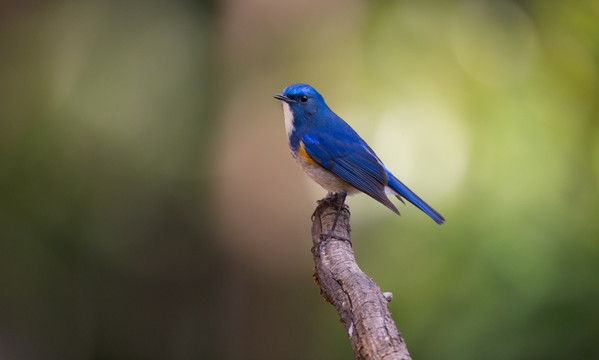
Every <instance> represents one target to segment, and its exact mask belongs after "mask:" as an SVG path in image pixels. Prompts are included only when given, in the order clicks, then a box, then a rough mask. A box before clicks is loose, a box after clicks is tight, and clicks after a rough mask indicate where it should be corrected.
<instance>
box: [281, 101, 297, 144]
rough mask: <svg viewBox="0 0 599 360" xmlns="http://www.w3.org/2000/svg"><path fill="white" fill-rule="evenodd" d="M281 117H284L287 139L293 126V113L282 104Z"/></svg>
mask: <svg viewBox="0 0 599 360" xmlns="http://www.w3.org/2000/svg"><path fill="white" fill-rule="evenodd" d="M283 116H284V117H285V131H286V132H287V138H288V139H289V137H290V136H291V134H292V133H293V130H294V129H295V125H294V124H293V112H292V111H291V107H290V106H289V104H287V103H285V102H283Z"/></svg>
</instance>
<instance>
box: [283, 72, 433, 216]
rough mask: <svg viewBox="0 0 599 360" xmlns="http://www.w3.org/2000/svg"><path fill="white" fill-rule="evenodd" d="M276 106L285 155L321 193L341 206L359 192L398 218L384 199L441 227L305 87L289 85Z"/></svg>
mask: <svg viewBox="0 0 599 360" xmlns="http://www.w3.org/2000/svg"><path fill="white" fill-rule="evenodd" d="M274 97H275V98H276V99H278V100H281V103H282V105H283V115H284V117H285V129H286V131H287V137H288V140H289V147H290V148H291V154H292V155H293V157H294V158H295V160H296V162H297V163H298V164H299V166H300V167H301V168H302V170H304V172H306V174H308V176H309V177H310V178H311V179H312V180H314V181H315V182H317V183H318V184H319V185H320V186H322V187H323V188H325V189H326V190H327V191H330V192H333V193H337V194H338V195H339V196H340V197H341V201H342V204H343V202H344V201H345V197H346V195H350V194H354V193H357V192H359V191H361V192H363V193H365V194H367V195H369V196H371V197H372V198H373V199H375V200H377V201H378V202H380V203H381V204H383V205H385V206H386V207H388V208H389V209H391V210H392V211H393V212H395V213H396V214H398V215H399V211H398V210H397V208H396V207H395V206H394V205H393V203H392V202H391V201H390V200H389V198H387V194H393V195H395V196H396V197H397V198H398V199H399V200H400V201H401V202H403V200H402V198H404V199H406V200H408V201H409V202H411V203H412V204H414V205H415V206H416V207H418V208H419V209H420V210H422V211H423V212H424V213H425V214H427V215H428V216H430V217H431V219H433V220H434V221H435V222H436V223H437V224H439V225H441V224H443V222H444V221H445V219H444V218H443V216H441V214H439V213H438V212H437V211H436V210H435V209H433V208H432V207H431V206H430V205H428V204H427V203H425V202H424V201H423V200H422V199H421V198H420V197H418V195H416V194H415V193H414V192H413V191H412V190H410V189H409V188H408V187H407V186H405V185H404V184H403V183H402V182H401V181H399V180H398V179H397V178H396V177H395V176H393V174H392V173H391V172H390V171H389V170H387V168H386V167H385V165H383V163H382V161H381V160H380V159H379V158H378V157H377V156H376V154H375V153H374V151H373V150H372V149H371V148H370V146H368V144H366V142H365V141H364V140H362V138H361V137H360V136H359V135H358V134H357V133H356V132H355V131H354V129H352V128H351V126H349V125H348V124H347V123H346V122H345V121H343V119H341V118H340V117H339V116H337V115H336V114H335V113H334V112H333V111H332V110H331V109H330V108H329V107H328V106H327V104H326V103H325V101H324V98H323V97H322V95H320V94H319V93H318V92H317V91H316V90H315V89H314V88H313V87H311V86H310V85H307V84H291V85H289V86H287V87H286V88H285V89H284V90H283V93H282V94H275V95H274Z"/></svg>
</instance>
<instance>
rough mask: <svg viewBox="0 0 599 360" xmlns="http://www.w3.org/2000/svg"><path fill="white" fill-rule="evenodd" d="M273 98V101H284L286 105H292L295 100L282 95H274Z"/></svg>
mask: <svg viewBox="0 0 599 360" xmlns="http://www.w3.org/2000/svg"><path fill="white" fill-rule="evenodd" d="M274 98H275V99H279V100H281V101H284V102H286V103H294V102H295V100H293V99H292V98H290V97H289V96H287V95H283V94H275V95H274Z"/></svg>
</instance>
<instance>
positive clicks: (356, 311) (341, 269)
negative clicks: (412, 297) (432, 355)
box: [312, 196, 412, 360]
mask: <svg viewBox="0 0 599 360" xmlns="http://www.w3.org/2000/svg"><path fill="white" fill-rule="evenodd" d="M338 208H339V207H338V199H337V197H336V196H333V197H327V198H325V199H323V200H320V201H319V202H318V206H317V207H316V210H315V211H314V215H313V217H312V241H313V243H314V247H313V248H312V255H313V256H314V263H315V265H316V267H315V273H314V281H315V282H316V284H317V285H318V287H319V288H320V293H321V295H322V296H323V297H324V298H325V300H327V301H328V302H330V303H331V304H332V305H333V306H335V308H336V309H337V312H338V313H339V317H340V320H341V322H342V323H343V325H345V328H346V329H347V332H348V334H349V338H350V341H351V345H352V348H353V351H354V356H355V357H356V359H385V360H387V359H402V360H411V359H412V358H411V357H410V354H409V352H408V348H407V346H406V343H405V342H404V340H403V338H402V337H401V334H400V333H399V331H398V330H397V327H396V326H395V323H394V322H393V319H392V318H391V313H390V312H389V309H388V307H387V303H388V302H389V301H391V294H390V293H385V295H384V294H383V293H381V290H380V289H379V287H378V286H377V284H376V283H375V282H374V281H373V280H372V279H371V278H369V277H368V276H366V275H365V274H364V273H363V272H362V270H360V268H359V267H358V265H357V264H356V260H355V258H354V252H353V249H352V247H351V242H350V235H349V233H350V231H351V228H350V224H349V208H348V207H347V205H344V207H343V209H342V211H341V212H340V215H339V219H338V221H337V224H336V226H335V230H334V232H333V237H332V238H330V239H328V240H327V235H329V233H330V230H331V227H332V225H333V221H334V220H335V216H336V215H337V212H338Z"/></svg>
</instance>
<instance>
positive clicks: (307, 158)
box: [297, 141, 316, 164]
mask: <svg viewBox="0 0 599 360" xmlns="http://www.w3.org/2000/svg"><path fill="white" fill-rule="evenodd" d="M297 156H299V157H301V158H302V159H304V160H305V161H307V162H310V163H313V164H316V161H314V159H312V158H311V157H310V155H308V153H307V152H306V148H304V142H303V141H300V143H299V147H298V148H297Z"/></svg>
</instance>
